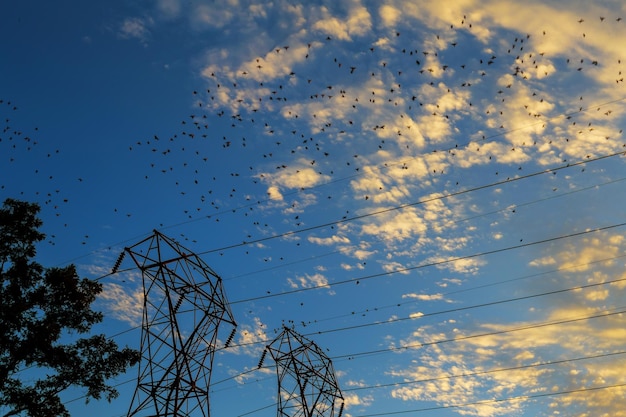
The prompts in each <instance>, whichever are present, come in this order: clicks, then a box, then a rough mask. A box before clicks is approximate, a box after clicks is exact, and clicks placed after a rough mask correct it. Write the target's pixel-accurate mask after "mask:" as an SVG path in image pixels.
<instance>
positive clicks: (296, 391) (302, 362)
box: [259, 327, 344, 417]
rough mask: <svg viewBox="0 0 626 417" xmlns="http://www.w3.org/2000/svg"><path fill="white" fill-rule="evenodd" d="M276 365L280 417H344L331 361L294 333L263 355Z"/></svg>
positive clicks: (284, 335)
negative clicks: (267, 355) (268, 356)
mask: <svg viewBox="0 0 626 417" xmlns="http://www.w3.org/2000/svg"><path fill="white" fill-rule="evenodd" d="M266 352H269V354H270V356H271V357H272V359H273V360H274V362H275V363H276V374H277V376H278V414H277V415H278V417H341V414H342V412H343V406H344V399H343V395H342V394H341V390H340V389H339V385H338V384H337V380H336V378H335V371H334V369H333V364H332V361H331V360H330V358H329V357H328V356H327V355H326V354H325V353H324V351H323V350H322V349H320V347H319V346H317V344H315V342H313V341H311V340H308V339H307V338H305V337H304V336H302V335H300V334H298V333H297V332H295V331H294V330H293V329H290V328H288V327H284V328H283V331H282V332H281V333H280V334H279V335H278V337H276V339H274V341H272V343H270V344H269V345H268V346H267V347H266V350H265V351H264V352H263V355H262V357H261V360H260V361H259V367H261V366H262V365H263V359H264V358H265V355H266Z"/></svg>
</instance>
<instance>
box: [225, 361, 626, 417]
mask: <svg viewBox="0 0 626 417" xmlns="http://www.w3.org/2000/svg"><path fill="white" fill-rule="evenodd" d="M624 354H626V351H617V352H609V353H603V354H598V355H590V356H581V357H576V358H568V359H559V360H553V361H545V362H541V363H535V364H527V365H519V366H510V367H505V368H494V369H489V370H484V371H475V372H467V373H462V374H452V375H443V376H438V377H432V378H423V379H416V380H411V381H400V382H392V383H387V384H376V385H369V386H362V387H354V388H345V389H343V390H342V391H343V392H353V391H363V390H373V389H380V388H389V387H395V386H401V385H413V384H420V383H426V382H434V381H441V380H447V379H454V378H468V377H475V376H480V375H487V374H491V373H498V372H508V371H517V370H522V369H533V368H539V367H544V366H553V365H561V364H564V363H571V362H580V361H585V360H592V359H601V358H607V357H614V356H619V355H624ZM623 385H626V384H623ZM619 386H622V385H619ZM610 387H613V386H610ZM510 398H511V399H518V398H520V397H510ZM504 400H505V399H501V400H499V401H504ZM486 401H491V400H486ZM481 403H482V402H481ZM476 404H477V403H464V404H463V405H458V406H450V407H461V406H468V405H476ZM272 406H276V404H275V403H274V404H269V405H266V406H263V407H260V408H257V409H255V410H251V411H248V412H246V413H244V414H239V415H238V416H237V417H241V416H246V415H250V414H253V413H256V412H258V411H262V410H265V409H267V408H269V407H272ZM411 411H422V410H421V409H419V410H407V411H402V412H392V413H391V414H394V413H397V414H399V413H405V412H411ZM423 411H430V408H429V409H427V410H426V409H425V410H423ZM377 415H385V414H382V413H381V414H368V415H364V416H361V417H368V416H377Z"/></svg>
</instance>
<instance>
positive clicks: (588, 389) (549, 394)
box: [354, 383, 626, 417]
mask: <svg viewBox="0 0 626 417" xmlns="http://www.w3.org/2000/svg"><path fill="white" fill-rule="evenodd" d="M621 387H626V383H623V384H613V385H603V386H597V387H586V388H579V389H572V390H566V391H558V392H546V393H542V394H529V395H518V396H515V397H506V398H497V399H490V400H480V401H474V402H468V403H463V404H446V405H439V406H434V407H425V408H414V409H411V410H401V411H388V412H385V413H372V414H359V415H355V416H354V417H379V416H389V415H396V414H406V413H417V412H422V411H435V410H445V409H450V408H462V407H469V406H472V405H484V404H494V403H501V402H509V401H519V400H532V399H537V398H545V397H556V396H560V395H567V394H575V393H580V392H591V391H600V390H606V389H613V388H621Z"/></svg>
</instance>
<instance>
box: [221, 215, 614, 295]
mask: <svg viewBox="0 0 626 417" xmlns="http://www.w3.org/2000/svg"><path fill="white" fill-rule="evenodd" d="M623 226H626V222H622V223H617V224H613V225H609V226H603V227H597V228H595V229H588V230H584V231H582V232H576V233H570V234H567V235H559V236H555V237H551V238H547V239H541V240H536V241H533V242H528V243H521V244H519V245H512V246H506V247H503V248H498V249H492V250H488V251H484V252H478V253H474V254H470V255H463V256H457V257H451V258H448V259H444V260H440V261H432V262H426V263H421V264H418V265H415V266H410V267H405V268H398V269H395V270H393V271H385V272H379V273H376V274H371V275H365V276H362V277H358V278H349V279H345V280H341V281H335V282H330V283H327V284H320V285H315V286H311V287H305V288H296V289H293V290H289V291H283V292H280V293H276V294H267V295H262V296H257V297H252V298H246V299H241V300H236V301H232V302H231V304H240V303H247V302H250V301H256V300H262V299H266V298H274V297H279V296H283V295H288V294H295V293H301V292H305V291H311V290H318V289H322V288H330V287H334V286H338V285H343V284H348V283H358V282H360V281H365V280H368V279H373V278H379V277H383V276H389V275H393V274H397V273H401V272H409V271H415V270H418V269H423V268H428V267H433V266H440V265H445V264H449V263H453V262H458V261H461V260H467V259H473V258H479V257H481V256H486V255H493V254H496V253H502V252H507V251H510V250H514V249H520V248H525V247H528V246H533V245H539V244H544V243H550V242H555V241H558V240H562V239H569V238H572V237H578V236H583V235H586V234H590V233H597V232H600V231H605V230H610V229H615V228H618V227H623Z"/></svg>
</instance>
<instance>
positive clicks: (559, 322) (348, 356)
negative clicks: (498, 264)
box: [332, 310, 626, 360]
mask: <svg viewBox="0 0 626 417" xmlns="http://www.w3.org/2000/svg"><path fill="white" fill-rule="evenodd" d="M622 313H626V310H618V311H613V312H603V313H601V314H594V315H591V316H585V317H578V318H573V319H563V320H557V321H550V322H542V323H535V324H530V325H527V326H520V327H515V328H512V329H506V330H495V331H493V332H487V333H477V334H471V335H467V336H459V337H455V338H451V339H441V340H435V341H432V342H418V343H409V344H407V345H404V346H397V347H388V348H384V349H376V350H370V351H365V352H358V353H350V354H344V355H337V356H334V357H333V358H332V359H333V360H337V359H347V360H352V359H354V358H355V357H359V356H372V355H377V354H380V353H387V352H398V351H403V350H409V349H413V348H420V347H424V346H432V345H440V344H442V343H453V342H460V341H463V340H470V339H477V338H480V337H485V336H496V335H500V334H507V333H513V332H519V331H523V330H530V329H538V328H541V327H549V326H560V325H562V324H569V323H576V322H579V321H584V320H592V319H598V318H606V317H610V316H615V315H618V314H622Z"/></svg>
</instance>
